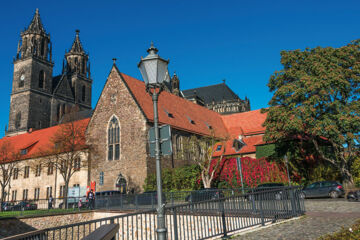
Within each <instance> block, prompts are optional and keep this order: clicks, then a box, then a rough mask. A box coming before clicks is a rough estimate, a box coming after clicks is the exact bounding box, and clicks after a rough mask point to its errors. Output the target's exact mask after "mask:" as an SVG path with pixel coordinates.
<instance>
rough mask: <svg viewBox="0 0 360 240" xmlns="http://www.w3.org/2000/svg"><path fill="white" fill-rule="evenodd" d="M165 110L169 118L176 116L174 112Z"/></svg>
mask: <svg viewBox="0 0 360 240" xmlns="http://www.w3.org/2000/svg"><path fill="white" fill-rule="evenodd" d="M164 112H165V113H166V115H167V116H168V117H169V118H174V115H173V114H172V113H170V112H169V111H167V110H166V109H164Z"/></svg>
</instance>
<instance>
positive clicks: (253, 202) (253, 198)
mask: <svg viewBox="0 0 360 240" xmlns="http://www.w3.org/2000/svg"><path fill="white" fill-rule="evenodd" d="M249 197H251V203H252V207H253V211H254V212H256V204H255V194H254V189H251V193H250V195H249Z"/></svg>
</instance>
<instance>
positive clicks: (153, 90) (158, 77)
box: [138, 42, 169, 240]
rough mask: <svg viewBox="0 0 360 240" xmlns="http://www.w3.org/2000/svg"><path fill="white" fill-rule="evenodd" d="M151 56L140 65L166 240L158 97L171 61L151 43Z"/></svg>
mask: <svg viewBox="0 0 360 240" xmlns="http://www.w3.org/2000/svg"><path fill="white" fill-rule="evenodd" d="M147 52H148V53H149V55H147V56H146V57H145V58H142V57H141V60H140V62H139V64H138V68H139V69H140V72H141V75H142V77H143V79H144V81H145V85H146V91H147V92H148V93H149V94H150V96H151V97H152V101H153V105H154V129H155V159H156V186H157V198H158V208H157V229H156V232H157V236H158V238H157V239H158V240H165V239H166V231H167V230H166V226H165V211H164V207H165V204H164V203H163V195H162V184H161V165H160V141H159V137H160V134H159V126H158V109H157V102H158V97H159V95H160V93H161V91H162V90H163V87H164V81H169V73H168V69H167V65H168V64H169V60H167V61H166V60H164V59H162V58H160V56H159V55H157V52H158V50H157V48H155V47H154V44H153V43H152V42H151V46H150V48H149V49H148V50H147Z"/></svg>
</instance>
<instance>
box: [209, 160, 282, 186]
mask: <svg viewBox="0 0 360 240" xmlns="http://www.w3.org/2000/svg"><path fill="white" fill-rule="evenodd" d="M241 167H242V175H243V182H244V187H256V186H257V185H259V184H262V183H268V182H278V183H284V184H286V183H287V182H288V179H287V174H286V170H285V169H284V167H283V166H281V165H280V164H278V163H276V162H269V161H267V160H266V159H265V158H260V159H255V158H250V157H243V158H241ZM216 181H217V186H218V188H239V187H241V179H240V174H239V171H238V169H237V164H236V158H231V159H226V160H224V162H223V163H222V167H221V172H219V173H217V175H216ZM214 185H215V186H216V184H214Z"/></svg>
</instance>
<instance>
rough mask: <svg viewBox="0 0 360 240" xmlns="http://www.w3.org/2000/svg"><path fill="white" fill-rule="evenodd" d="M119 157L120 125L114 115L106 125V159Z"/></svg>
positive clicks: (117, 158)
mask: <svg viewBox="0 0 360 240" xmlns="http://www.w3.org/2000/svg"><path fill="white" fill-rule="evenodd" d="M119 158H120V126H119V121H118V120H117V119H116V117H112V118H111V121H110V123H109V127H108V160H109V161H111V160H114V159H115V160H119Z"/></svg>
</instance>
